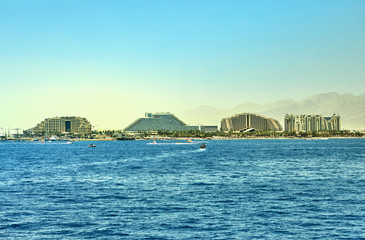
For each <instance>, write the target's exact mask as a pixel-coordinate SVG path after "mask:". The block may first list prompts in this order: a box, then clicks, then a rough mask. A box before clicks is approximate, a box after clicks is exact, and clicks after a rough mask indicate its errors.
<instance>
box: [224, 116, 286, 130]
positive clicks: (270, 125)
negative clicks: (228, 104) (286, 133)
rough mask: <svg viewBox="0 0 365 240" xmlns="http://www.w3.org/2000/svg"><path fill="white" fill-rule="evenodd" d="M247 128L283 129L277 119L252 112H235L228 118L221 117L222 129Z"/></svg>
mask: <svg viewBox="0 0 365 240" xmlns="http://www.w3.org/2000/svg"><path fill="white" fill-rule="evenodd" d="M248 128H254V129H257V130H275V131H282V130H283V128H282V126H281V125H280V123H279V121H278V120H275V119H272V118H266V117H263V116H260V115H258V114H254V113H241V114H236V115H234V116H232V117H229V118H223V119H222V121H221V130H222V131H241V130H245V129H248Z"/></svg>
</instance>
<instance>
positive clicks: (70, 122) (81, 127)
mask: <svg viewBox="0 0 365 240" xmlns="http://www.w3.org/2000/svg"><path fill="white" fill-rule="evenodd" d="M91 129H92V126H91V123H90V122H89V121H88V120H87V119H86V118H82V117H54V118H46V119H45V120H44V121H42V122H41V123H39V124H37V126H35V127H34V128H32V129H31V130H32V131H33V132H34V133H68V132H69V133H79V134H90V133H91V131H92V130H91Z"/></svg>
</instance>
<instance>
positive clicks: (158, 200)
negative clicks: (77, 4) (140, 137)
mask: <svg viewBox="0 0 365 240" xmlns="http://www.w3.org/2000/svg"><path fill="white" fill-rule="evenodd" d="M165 143H167V142H165ZM87 144H88V142H76V143H74V144H57V143H49V144H36V143H0V159H1V160H0V238H2V239H19V238H21V239H194V238H195V239H314V238H317V239H361V238H365V224H364V222H365V194H364V191H363V190H364V189H365V177H364V176H365V164H364V159H365V140H364V139H330V140H312V141H305V140H293V139H291V140H283V139H281V140H227V141H207V149H206V150H200V149H199V144H198V143H197V144H184V145H183V144H180V145H176V144H173V145H169V144H163V145H158V144H157V145H147V141H130V142H128V141H112V142H97V143H96V145H97V146H96V147H95V148H87V147H86V146H87Z"/></svg>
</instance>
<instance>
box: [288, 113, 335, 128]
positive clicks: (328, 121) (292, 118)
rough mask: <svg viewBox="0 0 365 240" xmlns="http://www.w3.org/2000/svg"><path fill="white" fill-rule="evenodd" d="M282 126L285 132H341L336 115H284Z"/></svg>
mask: <svg viewBox="0 0 365 240" xmlns="http://www.w3.org/2000/svg"><path fill="white" fill-rule="evenodd" d="M284 125H285V131H287V132H293V131H294V132H299V131H302V132H313V131H333V130H337V131H338V130H341V117H340V116H339V115H336V114H333V115H332V117H323V116H322V115H293V114H290V115H289V114H286V115H285V118H284Z"/></svg>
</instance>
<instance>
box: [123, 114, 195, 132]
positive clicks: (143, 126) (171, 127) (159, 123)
mask: <svg viewBox="0 0 365 240" xmlns="http://www.w3.org/2000/svg"><path fill="white" fill-rule="evenodd" d="M159 130H160V131H184V130H199V127H198V126H188V125H186V124H185V123H184V122H183V121H181V120H180V119H178V118H177V117H175V116H174V115H173V114H171V113H168V112H166V113H154V114H153V113H146V114H145V117H144V118H138V119H137V120H135V121H134V122H133V123H131V124H130V125H129V126H128V127H126V128H125V129H124V131H130V132H152V131H159Z"/></svg>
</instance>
